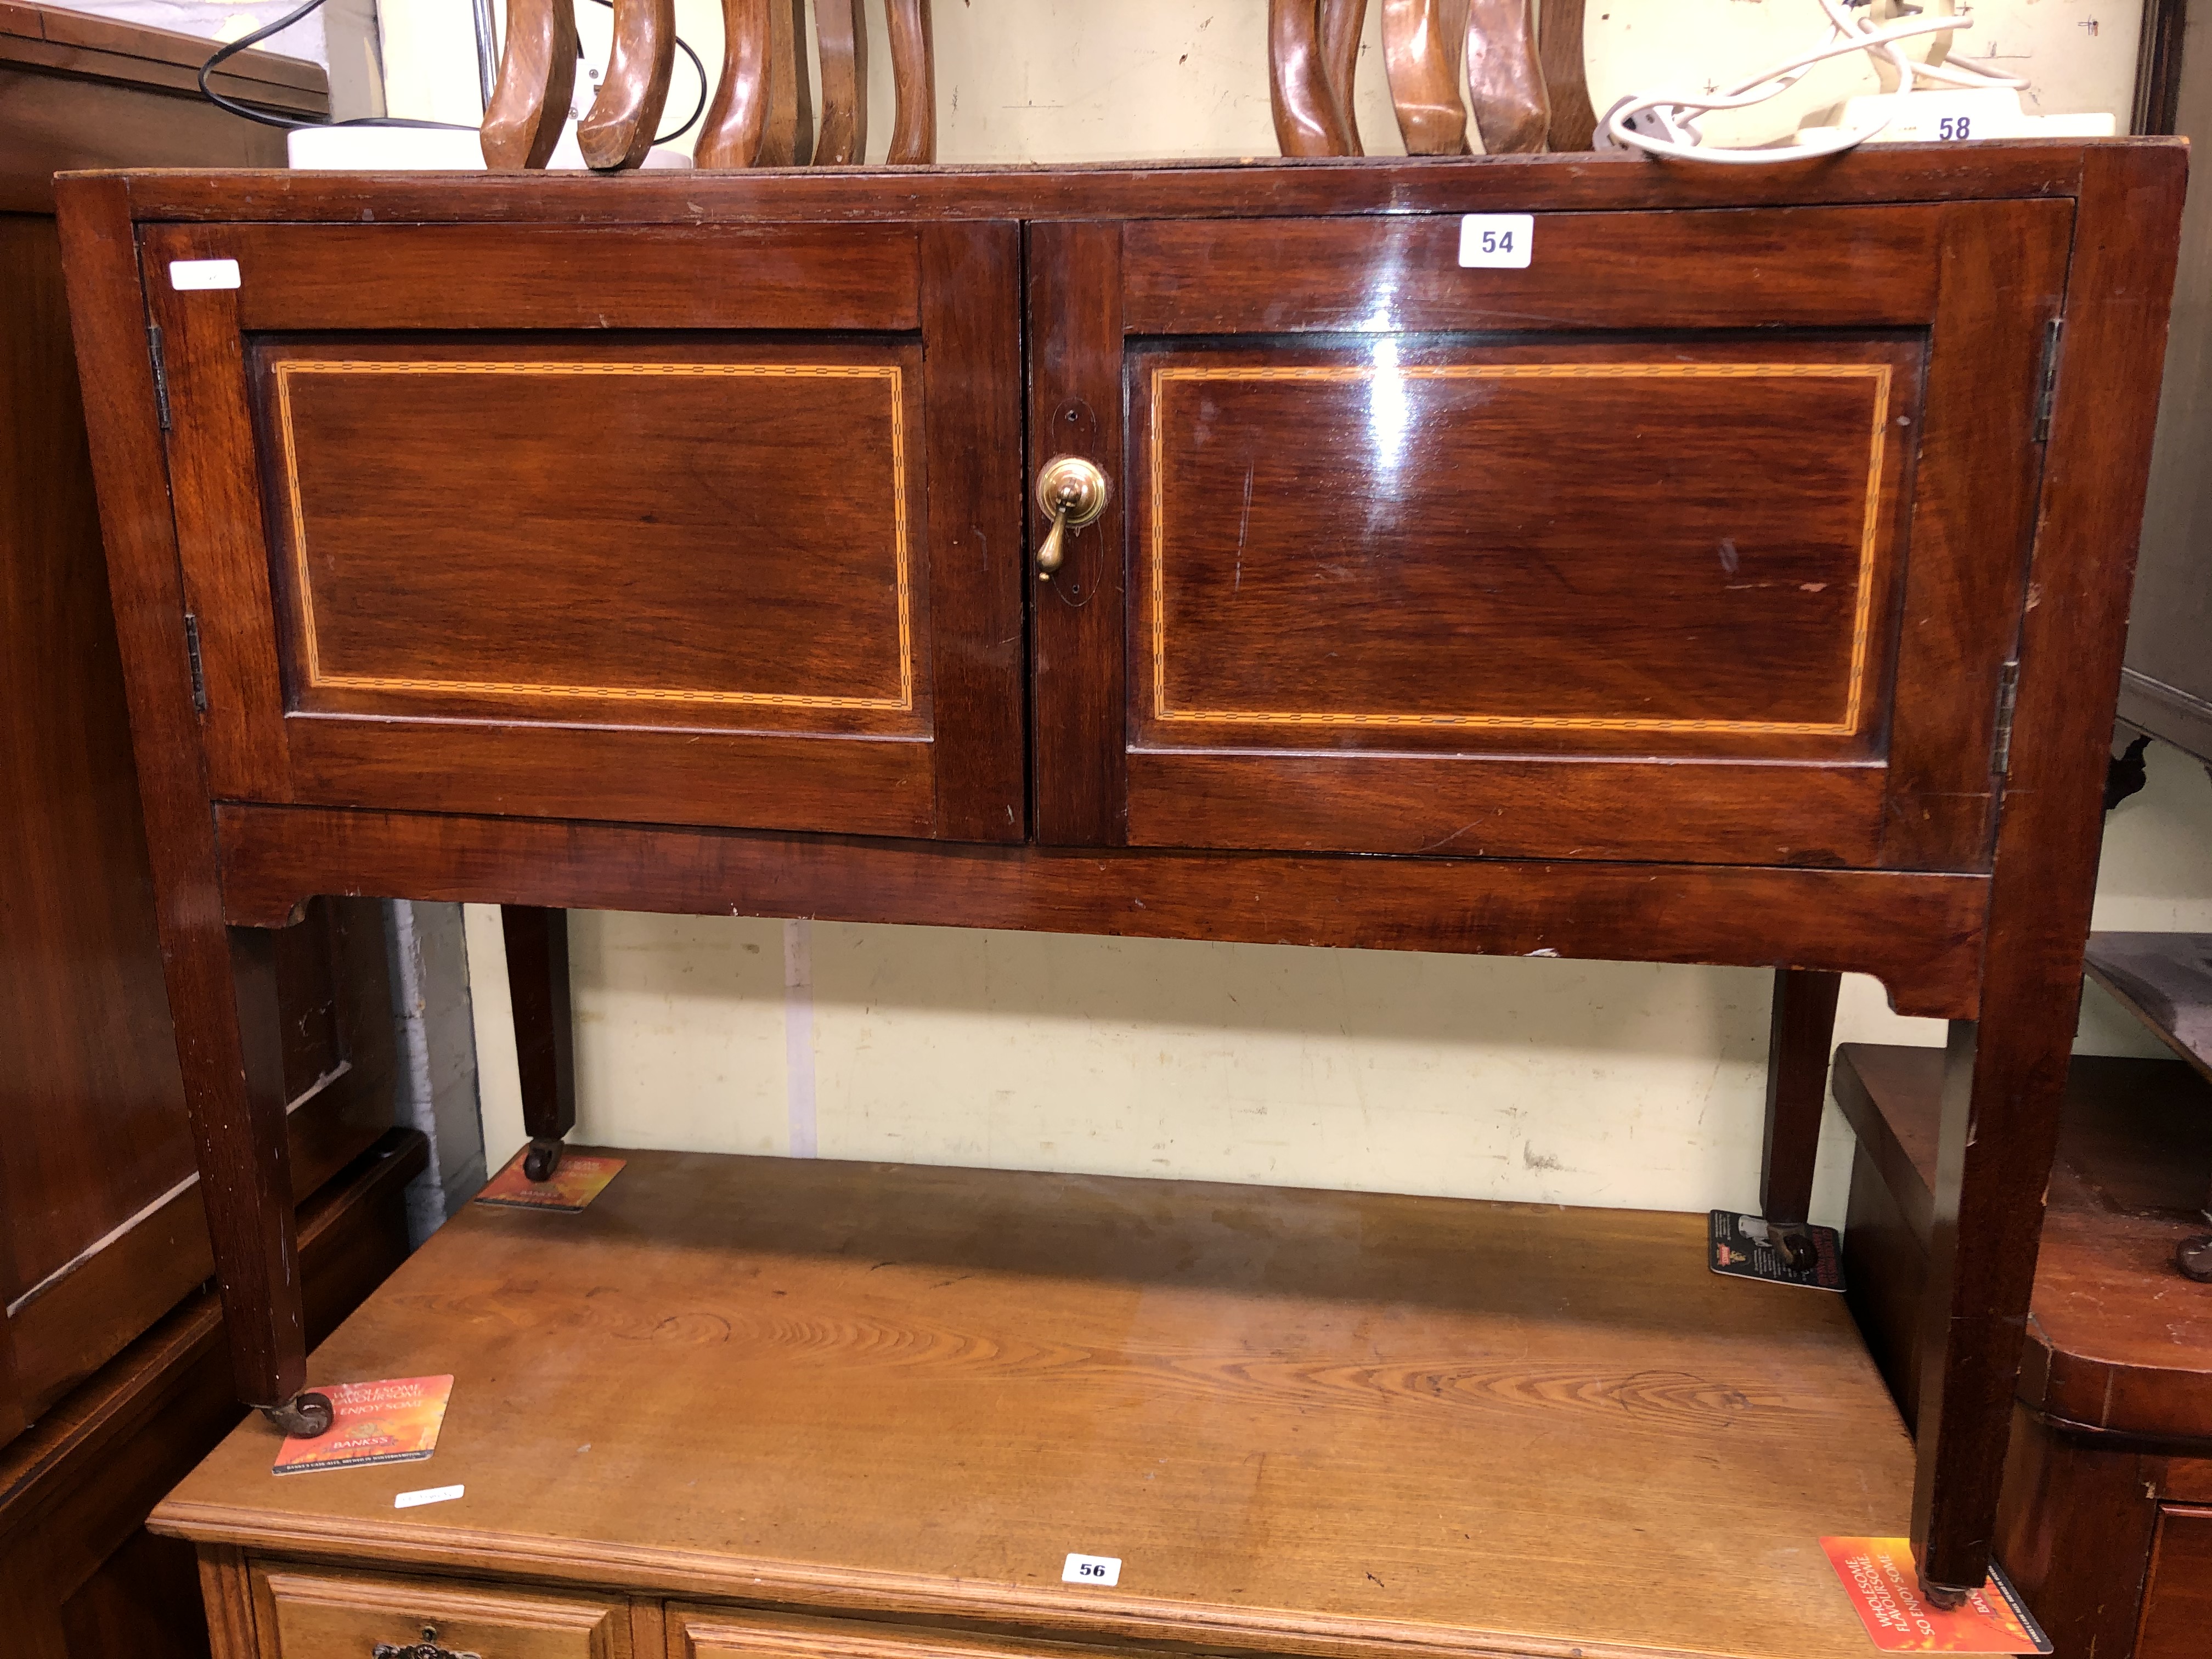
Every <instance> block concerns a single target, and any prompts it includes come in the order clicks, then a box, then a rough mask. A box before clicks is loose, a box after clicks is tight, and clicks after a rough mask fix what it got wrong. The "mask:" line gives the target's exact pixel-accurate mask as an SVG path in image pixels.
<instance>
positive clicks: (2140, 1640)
mask: <svg viewBox="0 0 2212 1659" xmlns="http://www.w3.org/2000/svg"><path fill="white" fill-rule="evenodd" d="M2208 1653H2212V1509H2206V1510H2198V1509H2182V1508H2179V1507H2178V1506H2177V1505H2174V1504H2166V1505H2165V1506H2164V1507H2163V1508H2162V1509H2160V1511H2159V1517H2158V1539H2157V1542H2156V1543H2155V1544H2154V1546H2153V1548H2152V1554H2151V1564H2150V1582H2149V1583H2148V1584H2146V1585H2145V1586H2144V1588H2143V1617H2142V1633H2141V1634H2140V1635H2138V1636H2137V1637H2136V1653H2135V1659H2204V1656H2205V1655H2206V1654H2208Z"/></svg>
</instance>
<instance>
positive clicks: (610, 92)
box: [576, 0, 676, 173]
mask: <svg viewBox="0 0 2212 1659" xmlns="http://www.w3.org/2000/svg"><path fill="white" fill-rule="evenodd" d="M675 73H676V0H615V41H614V50H613V51H612V52H610V53H609V54H608V56H607V73H606V77H605V79H604V80H602V81H601V82H599V96H598V97H596V98H594V99H592V107H591V108H590V109H589V110H587V111H586V112H585V115H584V118H583V119H582V120H580V121H579V122H578V123H576V143H577V146H578V148H579V149H581V150H582V151H583V152H584V162H585V165H586V166H587V167H592V168H594V169H596V170H597V171H599V172H601V173H614V172H618V171H620V170H621V169H623V168H624V167H635V166H637V165H638V164H639V163H640V162H641V161H644V160H645V153H646V151H647V150H649V149H652V148H653V133H654V131H656V130H657V129H658V127H659V124H660V112H661V109H662V107H663V106H665V104H666V103H667V102H668V83H669V81H670V80H671V78H672V77H673V76H674V75H675Z"/></svg>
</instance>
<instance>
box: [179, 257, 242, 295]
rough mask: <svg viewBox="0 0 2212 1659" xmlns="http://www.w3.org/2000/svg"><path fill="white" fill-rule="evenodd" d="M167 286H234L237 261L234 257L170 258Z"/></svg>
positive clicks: (191, 287) (186, 287)
mask: <svg viewBox="0 0 2212 1659" xmlns="http://www.w3.org/2000/svg"><path fill="white" fill-rule="evenodd" d="M169 286H170V287H171V288H173V289H195V288H236V287H237V286H238V261H237V260H235V259H172V260H170V261H169Z"/></svg>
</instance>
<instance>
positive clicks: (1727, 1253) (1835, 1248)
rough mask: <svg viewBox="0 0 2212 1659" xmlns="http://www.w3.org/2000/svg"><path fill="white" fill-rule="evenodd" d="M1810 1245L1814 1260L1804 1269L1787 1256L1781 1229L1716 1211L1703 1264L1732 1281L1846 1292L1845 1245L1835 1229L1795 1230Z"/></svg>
mask: <svg viewBox="0 0 2212 1659" xmlns="http://www.w3.org/2000/svg"><path fill="white" fill-rule="evenodd" d="M1780 1231H1781V1230H1780V1229H1779V1228H1773V1229H1770V1228H1769V1227H1768V1225H1767V1224H1766V1223H1765V1222H1764V1221H1762V1220H1761V1219H1759V1217H1757V1216H1755V1215H1738V1214H1737V1213H1736V1212H1734V1211H1733V1210H1715V1211H1713V1212H1711V1218H1710V1225H1709V1226H1708V1228H1707V1230H1706V1234H1707V1237H1706V1244H1705V1251H1706V1254H1705V1264H1706V1266H1708V1267H1711V1269H1712V1270H1713V1271H1714V1272H1715V1273H1723V1274H1725V1275H1727V1276H1728V1277H1729V1278H1730V1279H1765V1280H1766V1281H1767V1283H1769V1284H1771V1285H1803V1286H1805V1287H1806V1288H1807V1289H1808V1290H1814V1291H1840V1290H1842V1289H1843V1288H1844V1253H1843V1245H1842V1242H1841V1241H1840V1240H1839V1239H1838V1237H1837V1236H1836V1230H1835V1229H1834V1228H1833V1227H1797V1228H1794V1229H1792V1230H1791V1231H1793V1232H1794V1233H1796V1235H1797V1236H1798V1237H1800V1238H1802V1239H1803V1240H1805V1241H1807V1242H1808V1243H1809V1244H1810V1245H1811V1247H1812V1248H1811V1256H1810V1259H1809V1260H1808V1261H1805V1262H1804V1263H1803V1264H1802V1265H1800V1264H1799V1263H1797V1262H1796V1261H1791V1260H1790V1256H1789V1255H1787V1254H1786V1253H1785V1252H1784V1249H1783V1247H1782V1243H1781V1241H1780V1238H1779V1237H1778V1235H1779V1233H1780Z"/></svg>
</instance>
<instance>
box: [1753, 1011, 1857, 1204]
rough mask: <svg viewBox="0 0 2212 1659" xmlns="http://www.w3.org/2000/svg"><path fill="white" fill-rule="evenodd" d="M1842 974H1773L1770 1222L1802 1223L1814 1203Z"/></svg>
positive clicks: (1763, 1191) (1765, 1193)
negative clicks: (1821, 1125) (1829, 1063)
mask: <svg viewBox="0 0 2212 1659" xmlns="http://www.w3.org/2000/svg"><path fill="white" fill-rule="evenodd" d="M1842 988H1843V981H1842V977H1841V976H1840V975H1836V974H1808V973H1801V972H1797V971H1795V970H1792V969H1784V970H1783V971H1782V972H1780V973H1778V974H1777V975H1775V976H1774V1004H1773V1007H1772V1010H1771V1018H1770V1019H1769V1021H1768V1023H1767V1040H1766V1139H1765V1152H1764V1153H1763V1155H1762V1158H1761V1173H1760V1176H1759V1214H1760V1215H1761V1216H1762V1217H1764V1218H1765V1219H1766V1220H1768V1221H1778V1222H1798V1221H1802V1220H1804V1219H1805V1218H1807V1216H1808V1214H1809V1213H1810V1212H1811V1209H1812V1205H1813V1173H1814V1165H1815V1164H1817V1163H1818V1161H1819V1158H1820V1117H1821V1114H1822V1112H1823V1110H1824V1109H1826V1105H1827V1103H1828V1051H1829V1050H1830V1049H1831V1048H1833V1047H1834V1046H1835V1040H1836V998H1837V995H1838V993H1839V992H1840V991H1841V989H1842Z"/></svg>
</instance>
